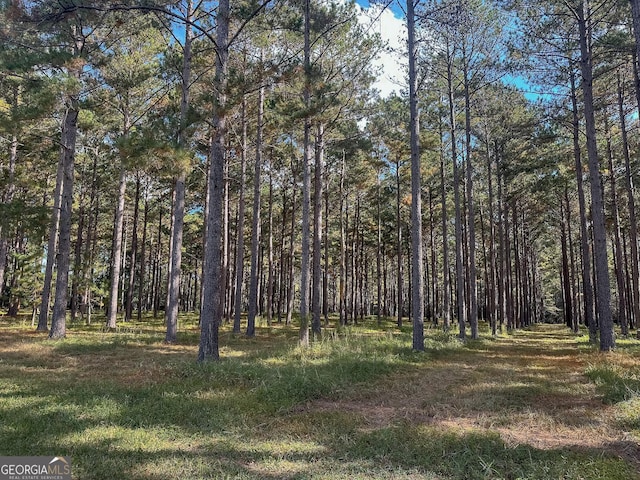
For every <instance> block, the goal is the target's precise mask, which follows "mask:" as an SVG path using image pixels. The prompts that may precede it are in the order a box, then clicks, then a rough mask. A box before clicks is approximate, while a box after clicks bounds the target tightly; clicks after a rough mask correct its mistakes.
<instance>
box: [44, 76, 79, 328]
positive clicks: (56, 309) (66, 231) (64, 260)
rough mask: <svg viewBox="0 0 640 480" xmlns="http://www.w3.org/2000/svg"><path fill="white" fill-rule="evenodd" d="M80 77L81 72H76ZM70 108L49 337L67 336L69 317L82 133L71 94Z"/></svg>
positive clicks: (64, 142)
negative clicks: (76, 165) (78, 137)
mask: <svg viewBox="0 0 640 480" xmlns="http://www.w3.org/2000/svg"><path fill="white" fill-rule="evenodd" d="M75 76H76V78H79V76H80V72H79V71H77V72H75ZM67 102H68V103H67V109H66V112H65V115H64V123H63V127H62V142H61V143H62V147H61V152H60V155H61V156H62V164H63V177H64V180H63V182H62V195H61V199H60V228H59V232H58V253H57V258H56V263H57V265H58V274H57V276H56V293H55V301H54V304H53V315H52V317H51V330H50V331H49V338H52V339H56V338H63V337H65V336H66V316H67V297H68V292H67V286H68V284H69V263H70V257H71V211H72V207H73V168H74V160H75V150H76V135H77V132H78V113H79V111H80V107H79V104H78V98H77V97H74V96H69V98H68V100H67Z"/></svg>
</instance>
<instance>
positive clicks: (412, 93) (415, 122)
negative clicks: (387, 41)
mask: <svg viewBox="0 0 640 480" xmlns="http://www.w3.org/2000/svg"><path fill="white" fill-rule="evenodd" d="M414 7H415V5H414V0H407V28H408V34H409V45H408V46H409V111H410V125H411V127H410V131H411V256H412V260H413V262H412V263H413V265H412V267H413V268H412V270H411V275H412V277H411V278H412V291H411V294H412V304H411V307H412V308H411V310H412V312H411V313H412V315H411V316H412V321H413V349H414V350H418V351H422V350H424V276H423V273H422V271H423V258H422V257H423V252H422V190H421V187H420V176H421V172H420V119H419V117H418V74H417V72H416V63H417V61H418V58H417V57H418V48H417V43H416V39H415V13H414Z"/></svg>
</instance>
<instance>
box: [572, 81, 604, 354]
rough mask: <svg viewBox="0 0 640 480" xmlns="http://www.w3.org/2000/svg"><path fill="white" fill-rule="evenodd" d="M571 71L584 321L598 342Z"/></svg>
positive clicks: (592, 339)
mask: <svg viewBox="0 0 640 480" xmlns="http://www.w3.org/2000/svg"><path fill="white" fill-rule="evenodd" d="M569 71H570V72H571V75H570V81H571V109H572V119H573V121H572V123H573V125H572V127H573V158H574V160H575V169H576V182H577V187H578V207H579V209H580V250H581V252H582V296H583V299H584V323H585V325H587V327H588V329H589V339H590V341H591V342H592V343H595V342H596V335H597V325H596V321H595V318H594V311H593V310H594V305H593V286H592V284H591V251H590V245H589V233H588V231H587V221H588V218H587V207H586V201H585V196H584V185H583V184H584V182H583V179H582V177H583V172H582V154H581V149H580V120H579V118H578V101H577V95H576V81H575V74H574V70H573V68H569Z"/></svg>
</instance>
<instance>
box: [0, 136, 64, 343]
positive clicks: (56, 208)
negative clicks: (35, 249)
mask: <svg viewBox="0 0 640 480" xmlns="http://www.w3.org/2000/svg"><path fill="white" fill-rule="evenodd" d="M62 148H64V147H62ZM63 182H64V155H62V154H60V160H59V161H58V170H57V173H56V186H55V189H54V192H53V208H52V210H51V224H50V226H49V241H48V243H47V261H46V264H45V270H44V283H43V285H42V295H41V300H40V313H39V314H38V326H37V327H36V331H38V332H46V331H48V330H49V303H50V299H51V281H52V280H53V266H54V260H55V258H56V249H57V247H58V227H59V225H60V202H61V195H62V183H63ZM5 255H6V253H5ZM0 288H1V286H0Z"/></svg>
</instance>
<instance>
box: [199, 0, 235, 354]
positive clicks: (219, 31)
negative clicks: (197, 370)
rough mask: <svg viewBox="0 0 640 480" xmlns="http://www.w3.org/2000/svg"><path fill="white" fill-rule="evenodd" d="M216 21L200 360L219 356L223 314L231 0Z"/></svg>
mask: <svg viewBox="0 0 640 480" xmlns="http://www.w3.org/2000/svg"><path fill="white" fill-rule="evenodd" d="M216 18H217V25H216V44H217V47H218V48H217V53H218V54H217V56H216V87H217V96H216V100H217V102H216V105H215V107H216V108H215V109H214V114H213V121H212V126H213V132H214V133H213V141H212V143H211V152H210V157H211V165H210V167H209V175H208V179H207V180H208V186H207V198H208V208H207V216H206V231H205V241H204V258H203V262H202V308H201V309H200V345H199V347H198V361H199V362H204V361H210V360H218V358H219V348H218V329H219V326H220V319H221V316H222V301H223V300H222V295H223V292H222V287H223V283H224V282H223V278H222V265H221V263H222V262H221V256H220V247H221V240H222V213H223V212H222V206H223V205H222V203H223V195H224V178H223V176H224V163H225V145H226V142H225V135H226V130H227V118H226V103H227V62H228V58H229V44H228V42H229V22H230V9H229V0H220V1H219V2H218V14H217V17H216Z"/></svg>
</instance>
